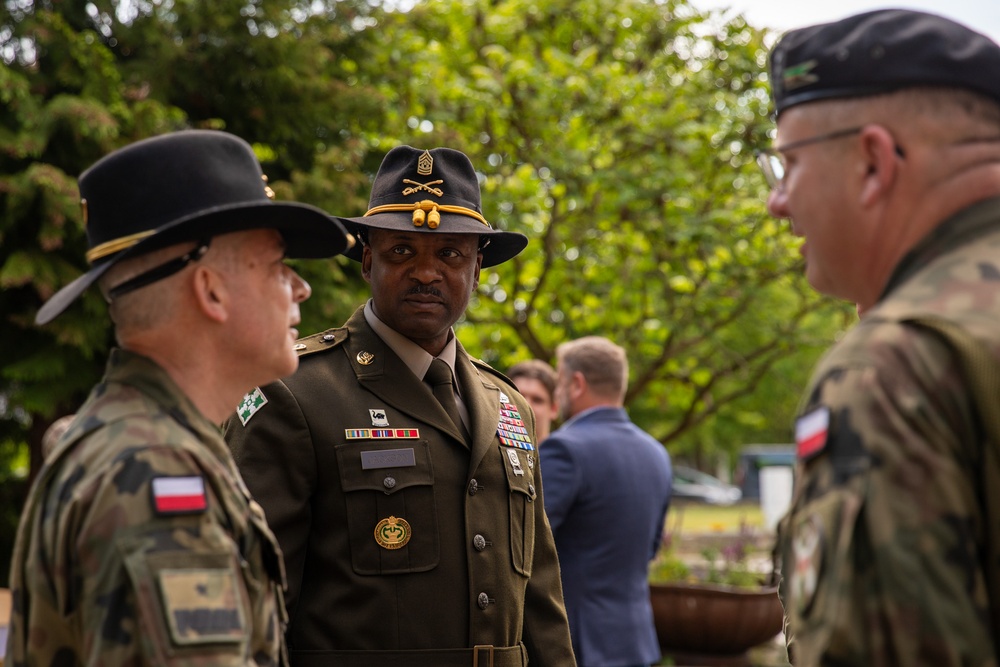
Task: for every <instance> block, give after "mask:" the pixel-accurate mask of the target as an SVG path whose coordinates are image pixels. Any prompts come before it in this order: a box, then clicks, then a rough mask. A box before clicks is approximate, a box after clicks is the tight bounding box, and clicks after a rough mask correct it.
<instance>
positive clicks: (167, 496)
mask: <svg viewBox="0 0 1000 667" xmlns="http://www.w3.org/2000/svg"><path fill="white" fill-rule="evenodd" d="M207 507H208V499H207V498H206V497H205V480H204V479H203V478H202V477H198V476H196V475H192V476H191V477H156V478H154V479H153V509H154V510H156V513H157V514H191V513H194V512H204V511H205V509H206V508H207Z"/></svg>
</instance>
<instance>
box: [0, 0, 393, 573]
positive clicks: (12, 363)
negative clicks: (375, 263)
mask: <svg viewBox="0 0 1000 667" xmlns="http://www.w3.org/2000/svg"><path fill="white" fill-rule="evenodd" d="M168 5H169V6H168ZM367 11H368V5H367V3H364V2H349V1H345V2H336V3H330V5H329V7H328V8H325V9H324V8H321V7H317V6H315V5H313V4H309V5H302V4H301V3H298V2H295V1H294V0H289V2H287V3H285V4H284V5H281V6H279V5H271V4H269V5H268V12H269V13H268V14H265V13H264V10H263V8H262V7H261V4H260V3H254V2H249V3H246V2H223V3H206V2H197V1H194V0H192V1H189V2H176V3H167V4H164V3H122V2H115V3H110V2H97V3H50V2H37V3H35V2H31V1H30V0H29V1H21V2H8V3H5V4H4V5H3V6H2V7H0V58H2V59H3V65H2V66H0V288H2V291H0V313H2V318H3V326H2V327H0V483H2V484H3V485H4V489H5V497H4V498H3V499H0V536H2V537H0V553H2V554H4V555H6V554H8V553H9V544H5V543H4V540H7V541H8V542H9V541H12V540H13V533H14V530H13V523H14V521H15V520H16V515H17V512H18V511H19V509H20V505H21V501H22V498H23V494H24V491H25V486H24V483H23V481H20V480H19V476H20V475H23V473H24V468H27V469H28V470H30V471H31V472H34V471H36V470H37V469H38V466H39V463H40V460H41V441H42V435H43V434H44V432H45V430H46V429H47V428H48V426H49V425H50V424H51V423H52V421H53V420H54V419H55V418H57V417H59V416H61V415H63V414H67V413H70V412H72V411H74V410H75V409H76V407H77V406H78V405H79V404H80V402H81V401H82V400H83V399H84V398H85V396H86V393H87V391H88V390H89V388H90V387H91V386H92V385H93V384H94V383H95V382H96V381H97V379H98V378H99V377H100V374H101V372H102V370H103V366H104V360H105V358H106V356H107V350H108V348H109V347H110V346H111V344H112V334H111V327H110V323H109V321H108V318H107V315H106V309H105V305H104V304H103V302H102V301H101V299H100V298H99V297H98V296H97V295H96V294H95V293H94V292H93V291H91V292H90V293H88V294H86V295H85V296H84V297H83V298H82V299H81V302H80V303H79V304H76V305H74V306H73V307H72V308H70V309H69V310H68V311H67V312H66V313H64V314H63V315H62V316H60V317H59V318H58V319H57V320H55V321H54V322H52V323H50V324H49V325H46V326H45V327H41V328H39V327H36V326H34V323H33V320H34V316H35V313H36V312H37V310H38V308H39V307H40V305H41V304H42V303H43V302H44V300H45V299H47V298H48V297H49V296H51V295H52V294H53V293H54V292H55V291H56V290H57V289H58V288H60V287H62V286H63V285H65V284H67V283H69V282H70V281H71V280H72V279H74V278H75V277H77V276H78V275H80V274H81V273H83V272H84V271H86V269H87V266H86V263H85V262H84V260H83V258H84V253H85V250H86V237H85V229H84V227H83V222H82V219H81V216H80V212H79V211H80V205H79V194H78V191H77V187H76V177H77V175H78V174H79V173H80V172H81V171H83V170H84V169H85V168H86V167H87V166H89V165H90V164H92V163H93V162H94V161H96V160H97V159H98V158H100V157H101V156H103V155H105V154H107V153H108V152H110V151H111V150H113V149H115V148H117V147H119V146H121V145H124V144H126V143H130V142H132V141H135V140H138V139H141V138H144V137H147V136H151V135H154V134H160V133H163V132H167V131H171V130H176V129H181V128H185V127H200V128H218V129H227V130H230V131H234V132H236V133H238V134H240V135H241V136H243V137H244V138H246V139H247V140H248V141H250V142H251V143H253V144H254V147H255V149H256V151H257V153H258V156H259V157H260V159H261V161H262V163H263V164H264V167H265V171H266V172H267V173H269V175H270V177H271V182H272V186H273V188H274V190H275V191H277V192H278V194H279V196H284V197H293V196H294V195H295V190H296V185H295V184H294V183H296V182H299V181H302V182H303V183H304V184H306V185H309V184H310V183H315V182H316V181H317V180H318V179H319V178H320V177H321V175H322V176H325V178H324V185H323V187H322V188H318V187H314V188H312V190H311V191H309V189H308V188H304V189H306V190H307V191H308V192H307V194H315V195H319V194H322V193H321V192H319V191H320V190H323V189H326V190H327V191H328V193H334V194H336V193H343V192H346V193H347V194H345V195H343V197H341V198H342V199H350V197H351V196H352V193H353V192H354V191H355V190H357V189H358V188H360V187H362V185H361V181H362V180H363V177H362V176H359V175H358V173H357V170H356V169H351V170H349V172H348V173H346V174H343V173H341V172H342V171H343V165H345V164H353V163H354V159H353V158H354V154H355V153H356V151H357V145H358V144H359V143H360V142H362V141H363V139H362V138H361V137H362V136H363V135H364V133H365V132H367V130H368V128H370V127H377V125H378V116H379V105H378V100H377V98H376V97H375V96H374V95H372V94H370V93H369V92H368V91H366V90H365V89H364V87H363V86H360V85H358V84H357V82H356V81H355V80H354V79H355V78H356V76H355V72H356V70H357V61H358V60H361V61H364V60H365V59H366V58H367V56H366V53H365V49H366V43H367V42H368V41H370V35H371V33H368V32H365V31H364V30H363V29H362V28H364V26H365V25H366V23H365V20H364V16H365V13H366V12H367ZM310 175H311V176H310ZM306 201H309V200H308V199H307V200H306ZM311 203H322V202H316V201H313V202H311ZM311 270H312V271H314V273H315V272H316V271H317V269H311ZM316 275H317V276H321V277H322V279H318V278H313V283H314V285H316V290H315V292H316V299H317V301H320V302H322V303H324V304H325V305H326V307H328V308H335V307H336V305H337V304H338V303H340V302H341V301H344V302H347V301H348V299H349V300H350V301H351V302H353V301H354V297H353V295H352V294H351V292H350V281H351V280H352V279H353V278H352V277H351V276H345V275H344V274H342V273H341V272H340V270H339V268H338V265H337V263H335V262H332V263H328V264H326V265H325V266H324V267H323V269H322V270H320V271H319V272H318V273H316ZM338 286H346V288H345V289H339V290H338V289H337V288H338ZM6 572H7V568H6V565H5V563H4V562H2V560H0V577H3V576H5V575H6Z"/></svg>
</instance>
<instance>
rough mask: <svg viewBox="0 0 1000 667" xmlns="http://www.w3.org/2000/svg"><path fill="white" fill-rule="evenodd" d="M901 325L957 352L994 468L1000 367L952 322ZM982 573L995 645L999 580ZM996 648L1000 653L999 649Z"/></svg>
mask: <svg viewBox="0 0 1000 667" xmlns="http://www.w3.org/2000/svg"><path fill="white" fill-rule="evenodd" d="M902 321H903V322H905V323H908V324H916V325H917V326H921V327H924V328H926V329H929V330H931V331H934V332H936V333H938V334H939V335H940V336H942V337H943V338H944V339H945V340H946V341H948V343H949V344H950V345H951V346H952V347H953V348H954V349H955V351H956V352H958V358H959V364H961V366H962V374H963V376H964V377H965V379H966V381H967V382H968V383H969V385H970V386H971V390H972V396H973V400H974V401H975V406H976V411H977V412H978V413H979V418H980V420H982V425H983V428H984V429H985V430H986V434H985V435H986V440H987V441H989V445H987V447H986V451H984V453H983V459H984V461H987V462H988V461H991V460H992V461H993V463H994V464H997V462H998V460H1000V365H998V364H997V361H996V360H995V359H994V358H993V355H991V354H990V351H989V349H988V348H987V347H986V345H984V344H983V343H981V342H980V341H978V340H976V339H975V338H973V337H972V336H971V335H970V334H969V333H967V332H966V331H965V330H964V329H962V328H961V327H959V326H958V325H956V324H955V323H953V322H949V321H948V320H945V319H942V318H940V317H935V316H933V315H920V316H917V317H912V318H907V319H905V320H902ZM991 468H992V469H994V470H995V469H996V465H993V466H990V465H984V466H983V470H982V476H981V477H980V484H979V485H980V487H981V488H980V489H979V495H980V498H981V500H980V502H982V503H983V505H984V507H983V510H984V513H985V515H986V516H987V517H989V514H990V511H989V509H990V507H994V508H995V507H996V505H997V500H998V494H997V489H996V488H991V487H993V486H994V482H995V479H994V480H993V482H991V481H990V480H991V478H990V473H989V469H991ZM983 487H985V488H983ZM994 521H995V519H994ZM994 535H995V533H994V526H993V525H988V527H987V530H986V545H985V547H986V552H987V553H986V556H985V558H984V562H986V563H995V562H997V559H998V558H1000V544H998V543H997V541H996V539H995V538H994ZM984 573H985V575H986V585H987V595H988V596H989V599H990V617H991V621H992V626H993V635H994V642H996V637H997V632H998V631H1000V577H998V576H997V573H996V570H995V568H989V567H986V568H984ZM997 648H998V650H1000V646H998V647H997Z"/></svg>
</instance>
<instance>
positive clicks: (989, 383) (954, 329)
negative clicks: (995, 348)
mask: <svg viewBox="0 0 1000 667" xmlns="http://www.w3.org/2000/svg"><path fill="white" fill-rule="evenodd" d="M903 321H904V322H907V323H912V324H916V325H918V326H922V327H925V328H927V329H930V330H932V331H935V332H937V333H938V334H940V335H941V336H942V337H943V338H944V339H945V340H946V341H948V343H949V344H950V345H951V346H952V347H953V348H954V349H955V351H956V352H958V358H959V363H960V364H961V365H962V373H963V375H964V376H965V379H966V381H968V382H969V384H971V385H972V396H973V397H974V400H975V402H976V409H977V410H978V412H979V418H980V419H982V420H983V427H984V428H985V429H986V435H987V436H988V438H989V440H990V442H992V443H993V445H994V446H1000V409H998V408H1000V405H998V399H1000V365H998V364H997V362H996V360H995V359H994V358H993V355H992V354H990V351H989V350H988V349H987V348H986V346H985V345H983V344H982V343H980V342H979V341H978V340H976V339H975V338H973V337H972V336H971V335H969V334H968V333H966V332H965V330H964V329H962V328H961V327H959V326H958V325H956V324H955V323H953V322H949V321H948V320H945V319H942V318H940V317H935V316H933V315H921V316H917V317H912V318H908V319H906V320H903Z"/></svg>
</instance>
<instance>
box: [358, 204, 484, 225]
mask: <svg viewBox="0 0 1000 667" xmlns="http://www.w3.org/2000/svg"><path fill="white" fill-rule="evenodd" d="M395 211H413V225H414V227H423V225H424V222H425V221H426V222H427V226H428V227H429V228H430V229H437V226H438V225H439V224H441V213H457V214H458V215H464V216H468V217H470V218H474V219H476V220H478V221H479V222H481V223H483V224H484V225H486V226H487V227H488V228H489V229H493V228H492V227H490V223H488V222H486V218H484V217H483V216H482V214H481V213H479V212H478V211H474V210H472V209H471V208H466V207H464V206H450V205H448V204H438V203H437V202H434V201H431V200H430V199H424V200H423V201H418V202H414V203H412V204H383V205H382V206H376V207H375V208H370V209H368V212H367V213H365V217H366V218H367V217H368V216H370V215H376V214H378V213H390V212H395ZM425 211H426V213H425Z"/></svg>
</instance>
